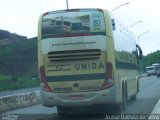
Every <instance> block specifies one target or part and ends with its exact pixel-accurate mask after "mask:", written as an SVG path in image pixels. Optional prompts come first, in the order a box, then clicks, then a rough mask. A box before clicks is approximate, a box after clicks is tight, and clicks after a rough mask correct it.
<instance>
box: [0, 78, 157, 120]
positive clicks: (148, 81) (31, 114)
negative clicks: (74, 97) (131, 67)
mask: <svg viewBox="0 0 160 120" xmlns="http://www.w3.org/2000/svg"><path fill="white" fill-rule="evenodd" d="M159 91H160V78H157V77H155V76H150V77H144V78H141V80H140V92H139V93H138V95H137V100H136V101H128V103H127V108H126V110H125V111H123V112H122V114H127V115H132V114H140V115H146V116H141V117H142V118H145V117H146V118H147V116H149V115H150V113H151V112H152V110H153V108H154V106H155V105H156V103H157V102H158V100H159V99H160V92H159ZM9 115H14V116H11V117H14V118H16V117H17V118H18V120H106V119H107V117H108V119H109V117H110V116H108V115H106V116H105V117H102V116H97V115H94V116H93V115H92V116H91V115H90V116H88V115H83V116H82V115H79V116H67V117H60V116H58V114H57V110H56V107H53V108H47V107H43V106H42V105H35V106H31V107H28V108H23V109H17V110H13V111H8V114H5V113H4V114H2V116H9ZM116 117H117V116H116ZM135 117H136V116H135ZM138 117H139V116H138ZM146 118H145V119H146ZM115 119H116V118H115ZM135 119H136V118H135ZM126 120H128V119H126ZM142 120H144V119H142Z"/></svg>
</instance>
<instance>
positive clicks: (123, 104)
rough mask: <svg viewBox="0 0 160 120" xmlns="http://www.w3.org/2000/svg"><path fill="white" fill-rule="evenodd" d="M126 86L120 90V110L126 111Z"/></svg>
mask: <svg viewBox="0 0 160 120" xmlns="http://www.w3.org/2000/svg"><path fill="white" fill-rule="evenodd" d="M126 88H127V86H126V85H125V87H123V88H122V110H125V109H126V106H127V89H126Z"/></svg>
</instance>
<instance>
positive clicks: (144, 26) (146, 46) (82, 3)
mask: <svg viewBox="0 0 160 120" xmlns="http://www.w3.org/2000/svg"><path fill="white" fill-rule="evenodd" d="M128 2H129V4H127V5H123V4H125V3H128ZM68 3H69V8H105V9H108V10H109V11H110V12H112V13H113V14H114V16H116V18H117V19H119V21H121V22H122V23H123V24H125V25H126V26H128V27H130V26H131V25H133V24H134V23H136V22H138V21H142V22H140V23H137V24H135V25H134V26H133V27H131V28H130V29H131V30H132V31H133V33H134V34H135V36H136V41H137V43H138V44H139V45H140V46H141V48H142V50H143V54H144V55H147V54H149V53H152V52H155V51H157V50H160V23H159V21H160V14H159V11H160V7H159V5H160V0H68ZM120 5H121V7H118V6H120ZM117 7H118V8H117ZM115 8H117V9H115ZM61 9H66V0H0V29H2V30H7V31H9V32H12V33H16V34H19V35H23V36H27V37H28V38H32V37H35V36H37V28H38V19H39V16H40V15H41V14H42V13H45V12H47V11H55V10H61ZM113 9H115V10H114V11H112V10H113ZM138 38H139V40H138ZM138 41H139V42H138Z"/></svg>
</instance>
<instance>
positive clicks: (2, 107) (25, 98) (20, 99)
mask: <svg viewBox="0 0 160 120" xmlns="http://www.w3.org/2000/svg"><path fill="white" fill-rule="evenodd" d="M40 102H41V100H40V91H33V92H28V93H21V94H14V95H9V96H4V97H0V112H4V111H7V110H11V109H16V108H20V107H26V106H29V105H33V104H38V103H40Z"/></svg>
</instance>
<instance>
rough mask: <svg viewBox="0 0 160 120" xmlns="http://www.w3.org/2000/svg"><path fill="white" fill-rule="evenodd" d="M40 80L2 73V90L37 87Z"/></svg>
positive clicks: (0, 80)
mask: <svg viewBox="0 0 160 120" xmlns="http://www.w3.org/2000/svg"><path fill="white" fill-rule="evenodd" d="M37 86H39V80H38V79H36V80H32V78H30V77H13V76H5V75H0V92H1V91H7V90H15V89H21V88H29V87H37Z"/></svg>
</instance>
